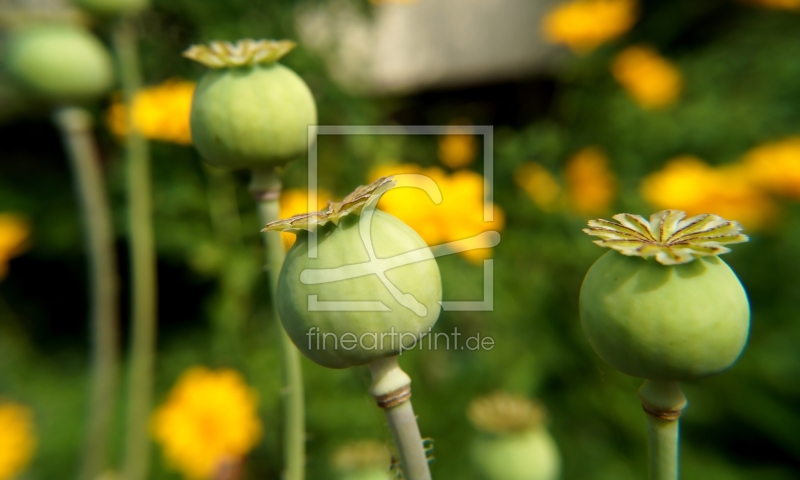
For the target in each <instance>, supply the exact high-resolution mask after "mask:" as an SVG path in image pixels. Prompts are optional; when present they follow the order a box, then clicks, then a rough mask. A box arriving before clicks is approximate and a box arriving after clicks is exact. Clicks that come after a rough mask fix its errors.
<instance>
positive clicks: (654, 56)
mask: <svg viewBox="0 0 800 480" xmlns="http://www.w3.org/2000/svg"><path fill="white" fill-rule="evenodd" d="M611 73H612V74H613V75H614V78H616V79H617V81H618V82H619V83H620V84H621V85H622V86H623V87H624V88H625V90H627V91H628V93H629V94H630V95H631V96H632V97H633V98H634V100H636V102H637V103H638V104H639V105H640V106H641V107H642V108H646V109H655V108H662V107H666V106H668V105H671V104H673V103H675V101H676V100H677V99H678V97H679V96H680V94H681V89H682V88H683V77H682V76H681V72H680V70H678V68H677V67H676V66H675V65H674V64H672V62H670V61H669V60H667V59H665V58H664V57H662V56H661V55H659V54H658V52H657V51H655V50H654V49H653V48H650V47H647V46H641V45H636V46H632V47H628V48H626V49H625V50H623V51H622V52H620V53H619V54H618V55H617V57H616V59H615V60H614V63H613V64H612V66H611Z"/></svg>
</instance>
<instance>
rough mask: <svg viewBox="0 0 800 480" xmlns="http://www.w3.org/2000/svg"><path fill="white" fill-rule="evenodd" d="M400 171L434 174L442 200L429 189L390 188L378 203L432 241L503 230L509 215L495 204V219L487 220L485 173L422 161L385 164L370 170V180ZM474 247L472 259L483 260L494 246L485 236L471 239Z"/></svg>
mask: <svg viewBox="0 0 800 480" xmlns="http://www.w3.org/2000/svg"><path fill="white" fill-rule="evenodd" d="M400 173H416V174H421V175H425V176H427V177H429V178H431V179H432V180H433V181H435V182H436V184H437V185H438V186H439V190H440V191H441V192H442V203H440V204H439V205H436V204H434V203H433V201H432V200H431V199H430V198H429V197H428V195H427V193H425V192H424V191H423V190H420V189H418V188H395V189H392V190H389V191H388V192H386V194H384V195H383V197H382V198H381V201H380V202H379V203H378V207H379V208H380V209H381V210H383V211H385V212H387V213H390V214H392V215H394V216H395V217H397V218H399V219H400V220H402V221H403V222H405V223H406V224H408V225H409V226H410V227H411V228H413V229H414V230H416V231H417V233H419V235H420V236H421V237H422V238H423V240H425V242H427V243H428V245H432V246H433V245H439V244H442V243H446V242H452V241H456V240H465V239H468V238H470V237H473V236H475V235H478V234H480V233H483V232H486V231H492V230H493V231H500V230H502V229H503V225H504V224H505V215H504V214H503V211H502V210H501V209H500V208H499V207H498V206H497V205H492V212H493V220H492V221H491V222H484V221H483V208H484V203H483V199H484V181H483V177H482V176H481V175H479V174H477V173H475V172H472V171H469V170H461V171H458V172H455V173H453V174H452V175H449V176H448V175H446V174H445V173H444V172H443V171H442V170H441V169H439V168H435V167H433V168H428V169H423V168H422V167H420V166H419V165H414V164H405V165H394V166H382V167H378V168H375V169H373V170H372V172H370V181H374V180H377V179H378V178H380V177H385V176H388V175H395V174H400ZM469 244H470V246H471V247H472V248H474V250H468V251H466V252H463V253H462V254H461V255H463V256H464V257H465V258H467V259H468V260H470V261H472V262H475V263H480V262H481V261H482V260H483V259H485V258H488V257H489V255H490V251H489V248H490V246H489V245H488V243H486V242H482V241H481V240H472V241H470V242H469Z"/></svg>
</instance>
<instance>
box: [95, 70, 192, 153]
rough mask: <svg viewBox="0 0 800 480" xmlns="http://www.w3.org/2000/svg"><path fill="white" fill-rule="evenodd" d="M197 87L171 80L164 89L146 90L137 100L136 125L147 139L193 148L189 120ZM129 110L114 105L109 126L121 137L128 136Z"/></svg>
mask: <svg viewBox="0 0 800 480" xmlns="http://www.w3.org/2000/svg"><path fill="white" fill-rule="evenodd" d="M194 89H195V83H194V82H189V81H185V80H168V81H166V82H164V83H162V84H161V85H157V86H154V87H149V88H144V89H142V90H140V91H139V93H137V94H136V97H135V98H134V99H133V112H132V114H131V117H132V119H133V123H134V125H135V126H136V128H137V129H138V131H139V132H141V134H142V135H144V136H145V137H146V138H149V139H151V140H160V141H164V142H171V143H177V144H179V145H191V144H192V135H191V128H190V126H189V116H190V114H191V111H192V96H193V95H194ZM127 115H128V109H127V106H126V105H125V104H123V103H122V102H120V101H116V102H114V103H112V105H111V107H110V108H109V110H108V114H107V117H106V123H107V124H108V127H109V129H111V131H112V132H113V133H114V134H115V135H117V136H120V137H122V136H125V135H127V133H128V117H127Z"/></svg>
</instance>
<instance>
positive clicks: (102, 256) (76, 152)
mask: <svg viewBox="0 0 800 480" xmlns="http://www.w3.org/2000/svg"><path fill="white" fill-rule="evenodd" d="M53 120H54V122H55V124H56V125H57V126H58V128H59V130H60V131H61V136H62V138H63V142H64V146H65V148H66V149H67V154H68V156H69V160H70V164H71V167H72V174H73V176H74V182H75V191H76V194H77V196H78V203H79V205H80V209H81V217H82V222H83V235H84V239H85V242H86V253H87V263H88V267H89V278H90V285H91V288H90V291H91V300H90V307H89V308H90V325H91V345H92V347H91V348H92V353H91V373H90V380H89V383H90V399H89V415H88V424H87V431H86V440H85V444H84V447H83V448H84V450H83V459H82V464H81V471H80V477H79V478H81V479H84V480H94V479H95V478H97V477H98V476H99V475H100V474H101V473H102V472H103V471H104V470H105V469H106V468H107V467H108V442H109V440H110V434H111V426H112V420H113V417H114V404H115V400H116V391H117V373H118V372H117V368H118V364H119V345H118V343H119V278H118V277H119V272H118V271H117V253H116V248H115V246H114V227H113V223H112V220H111V207H110V205H109V202H108V194H107V193H106V187H105V182H104V181H103V173H102V171H101V169H100V158H99V155H98V153H97V147H96V145H95V142H94V137H93V133H92V125H93V121H92V116H91V115H90V114H89V113H88V112H86V111H85V110H83V109H80V108H74V107H67V108H62V109H60V110H58V111H57V112H56V113H55V115H53Z"/></svg>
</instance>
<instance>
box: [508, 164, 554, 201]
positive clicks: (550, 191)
mask: <svg viewBox="0 0 800 480" xmlns="http://www.w3.org/2000/svg"><path fill="white" fill-rule="evenodd" d="M514 182H515V183H516V184H517V185H519V186H520V187H521V188H522V189H523V190H525V193H527V194H528V196H529V197H530V198H531V200H533V203H535V204H536V206H537V207H539V208H540V209H542V210H544V211H546V212H549V211H552V210H554V209H555V207H556V206H557V204H558V200H559V196H560V195H561V187H560V186H559V185H558V181H557V180H556V179H555V177H554V176H553V175H552V174H551V173H550V172H549V171H547V169H546V168H544V166H542V164H540V163H537V162H526V163H524V164H522V165H520V167H519V168H517V170H516V171H515V172H514Z"/></svg>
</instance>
